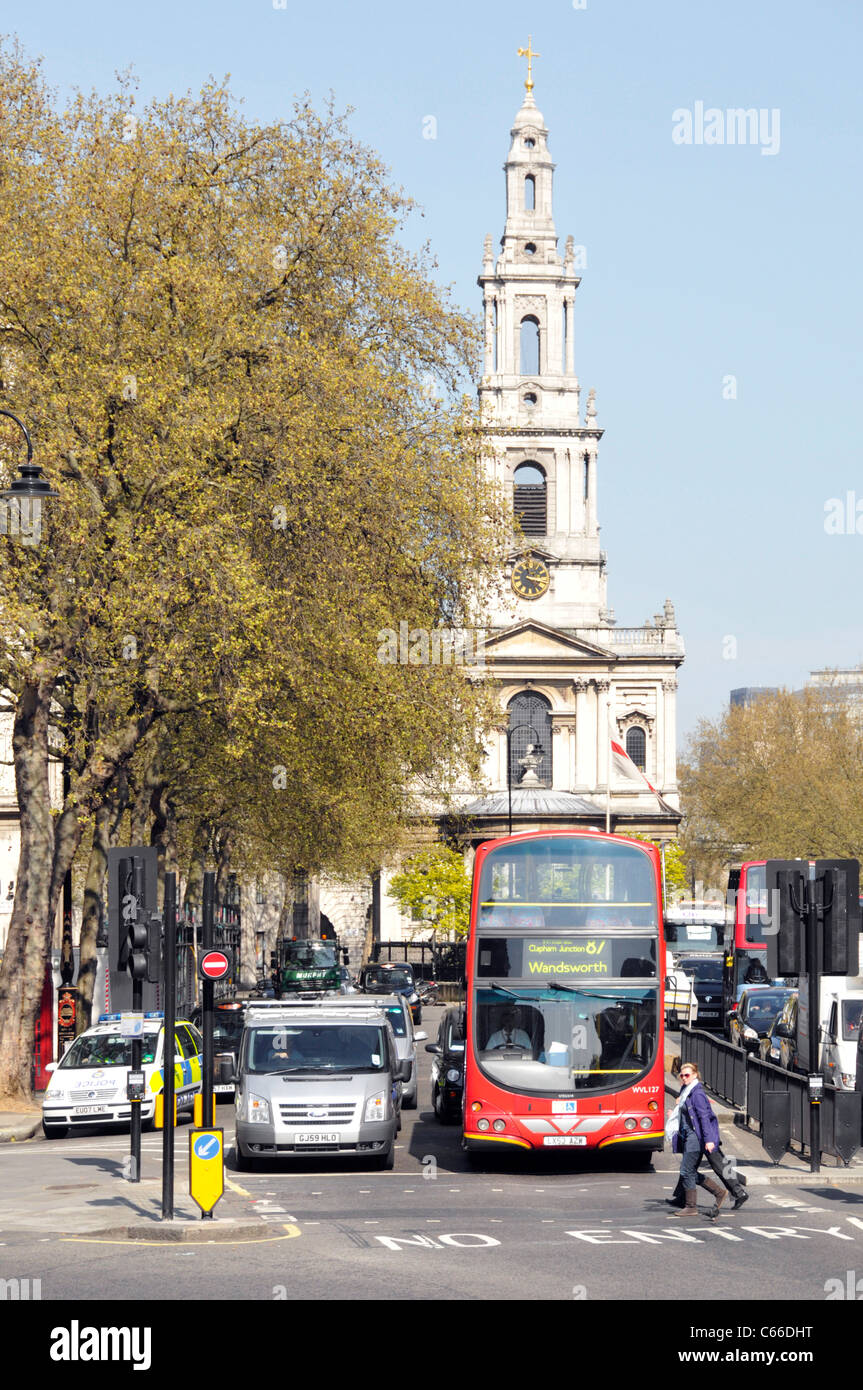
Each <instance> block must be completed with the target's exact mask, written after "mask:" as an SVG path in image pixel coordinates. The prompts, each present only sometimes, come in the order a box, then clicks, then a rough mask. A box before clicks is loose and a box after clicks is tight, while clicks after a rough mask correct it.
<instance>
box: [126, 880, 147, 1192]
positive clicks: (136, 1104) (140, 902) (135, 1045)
mask: <svg viewBox="0 0 863 1390" xmlns="http://www.w3.org/2000/svg"><path fill="white" fill-rule="evenodd" d="M132 864H133V870H132V873H133V879H132V882H133V885H134V886H133V889H132V891H133V893H134V895H135V899H136V905H137V911H136V920H138V921H140V920H141V919H142V917H143V907H144V865H143V863H142V861H141V860H140V859H133V860H132ZM143 1011H144V982H143V980H142V979H140V978H136V977H135V975H134V974H133V976H132V1013H133V1014H142V1013H143ZM142 1042H143V1040H142V1038H141V1035H140V1033H139V1034H137V1036H135V1037H133V1038H132V1071H133V1072H140V1070H141V1049H142ZM129 1104H130V1107H131V1111H132V1115H131V1130H132V1149H131V1160H132V1163H131V1168H132V1171H131V1176H130V1181H131V1182H140V1181H141V1101H140V1100H131V1099H130V1101H129Z"/></svg>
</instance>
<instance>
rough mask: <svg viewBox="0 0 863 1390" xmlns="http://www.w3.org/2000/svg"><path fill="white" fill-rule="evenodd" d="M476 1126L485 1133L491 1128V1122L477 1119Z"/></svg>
mask: <svg viewBox="0 0 863 1390" xmlns="http://www.w3.org/2000/svg"><path fill="white" fill-rule="evenodd" d="M476 1127H477V1129H481V1130H482V1131H483V1133H485V1131H486V1130H487V1129H488V1128H489V1122H488V1120H477V1122H476Z"/></svg>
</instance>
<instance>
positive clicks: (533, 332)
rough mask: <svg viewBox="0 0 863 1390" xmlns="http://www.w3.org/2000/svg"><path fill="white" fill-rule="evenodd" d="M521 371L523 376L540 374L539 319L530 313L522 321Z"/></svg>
mask: <svg viewBox="0 0 863 1390" xmlns="http://www.w3.org/2000/svg"><path fill="white" fill-rule="evenodd" d="M520 348H521V351H520V365H519V371H520V372H521V375H522V376H539V370H540V362H539V319H536V318H534V316H533V314H528V315H527V316H526V317H525V318H523V319H522V321H521V343H520Z"/></svg>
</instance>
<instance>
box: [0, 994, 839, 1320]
mask: <svg viewBox="0 0 863 1390" xmlns="http://www.w3.org/2000/svg"><path fill="white" fill-rule="evenodd" d="M438 1018H439V1011H438V1010H434V1009H432V1010H429V1011H428V1012H427V1019H426V1021H425V1022H424V1024H423V1027H424V1028H425V1030H426V1031H427V1032H428V1034H429V1037H434V1036H435V1034H436V1029H437V1020H438ZM420 1057H421V1085H420V1105H419V1109H418V1110H417V1111H414V1112H410V1111H408V1112H405V1116H404V1126H403V1130H402V1133H401V1135H400V1136H399V1142H398V1146H397V1150H396V1165H395V1169H394V1170H393V1171H392V1172H389V1173H369V1172H366V1171H364V1170H363V1169H362V1167H361V1166H359V1165H357V1164H356V1163H353V1162H346V1161H343V1162H342V1163H340V1164H339V1165H338V1166H336V1165H334V1164H332V1163H330V1162H321V1161H317V1162H304V1163H303V1164H302V1166H300V1167H298V1166H290V1165H289V1164H287V1163H283V1164H280V1165H274V1166H273V1167H272V1168H268V1169H267V1170H266V1171H264V1172H255V1173H240V1172H237V1171H236V1169H235V1167H234V1164H233V1153H232V1150H230V1149H229V1150H228V1169H227V1179H228V1182H229V1184H230V1187H231V1192H232V1193H233V1199H232V1200H233V1202H234V1205H235V1207H240V1208H242V1211H243V1213H245V1214H248V1216H249V1217H250V1218H252V1219H254V1220H255V1221H256V1222H258V1223H259V1224H260V1228H261V1229H260V1237H259V1238H258V1239H257V1240H256V1241H254V1242H252V1241H244V1242H242V1243H237V1244H222V1245H205V1246H198V1247H195V1248H189V1247H188V1246H186V1247H183V1248H177V1247H176V1246H163V1245H138V1244H135V1245H130V1244H129V1243H123V1242H118V1241H115V1240H110V1241H108V1240H104V1239H103V1238H101V1237H99V1236H97V1235H88V1236H86V1237H83V1238H81V1237H78V1238H71V1239H70V1238H69V1237H64V1236H62V1235H57V1234H55V1233H53V1232H52V1230H51V1227H52V1225H53V1226H54V1227H55V1228H56V1226H57V1221H56V1219H55V1218H54V1216H53V1214H52V1207H53V1206H54V1205H56V1204H60V1203H62V1202H63V1201H75V1200H78V1199H79V1196H83V1195H84V1192H85V1191H86V1189H87V1187H88V1185H89V1183H92V1179H93V1177H94V1175H98V1176H99V1177H101V1178H102V1180H103V1181H104V1174H105V1172H106V1169H108V1170H110V1171H111V1172H112V1174H115V1175H116V1181H117V1188H116V1189H114V1188H113V1187H112V1188H111V1191H112V1193H116V1194H118V1195H120V1196H121V1201H122V1200H125V1198H124V1197H123V1195H122V1194H125V1193H128V1192H130V1190H131V1189H130V1187H129V1186H128V1185H127V1184H126V1183H125V1182H124V1181H123V1178H122V1164H123V1160H124V1158H125V1156H126V1154H127V1153H128V1142H129V1141H128V1136H124V1135H121V1134H111V1135H107V1134H98V1133H95V1132H93V1131H90V1132H89V1133H88V1134H76V1135H74V1136H72V1137H70V1138H69V1139H66V1140H52V1141H50V1142H46V1141H44V1140H41V1139H40V1140H37V1141H33V1142H31V1143H28V1144H20V1145H4V1146H3V1147H2V1149H0V1181H2V1189H0V1190H2V1206H0V1267H2V1271H3V1275H4V1277H10V1276H13V1275H14V1276H16V1277H19V1278H24V1277H27V1278H30V1279H34V1278H39V1279H41V1280H42V1286H41V1287H42V1297H43V1299H65V1298H75V1299H78V1300H80V1299H84V1300H94V1299H100V1298H104V1297H105V1296H114V1297H122V1298H130V1297H134V1298H135V1299H143V1300H145V1301H150V1300H156V1301H158V1300H174V1301H176V1300H178V1299H184V1298H188V1299H220V1298H230V1299H232V1300H235V1301H236V1300H277V1301H278V1300H281V1299H285V1298H286V1299H292V1298H315V1299H321V1300H323V1299H336V1298H350V1299H351V1300H380V1299H381V1298H386V1299H398V1300H407V1299H441V1300H453V1299H459V1300H477V1299H480V1300H481V1299H507V1300H522V1299H531V1300H534V1299H555V1300H577V1301H582V1300H588V1301H589V1300H608V1299H650V1300H658V1299H695V1300H705V1302H707V1301H709V1302H710V1304H711V1306H713V1307H714V1310H715V1306H716V1304H717V1303H718V1302H719V1301H722V1300H728V1301H729V1303H730V1302H731V1301H734V1302H735V1303H736V1302H737V1301H739V1299H740V1298H741V1295H742V1294H745V1298H746V1300H747V1301H749V1302H757V1301H758V1300H762V1299H784V1300H791V1301H793V1302H797V1301H800V1300H821V1301H823V1300H824V1299H825V1298H826V1296H827V1292H829V1290H830V1288H835V1287H836V1286H835V1285H830V1284H828V1281H829V1280H840V1281H845V1282H846V1284H847V1282H848V1273H849V1271H851V1272H853V1271H855V1270H858V1271H859V1272H860V1274H861V1275H863V1192H861V1191H859V1190H857V1189H852V1188H849V1189H848V1190H847V1191H846V1190H842V1189H840V1188H830V1187H826V1186H825V1187H824V1188H818V1189H815V1190H807V1189H798V1188H795V1187H783V1188H779V1189H771V1188H768V1187H766V1186H762V1187H757V1186H753V1187H751V1189H750V1190H751V1192H752V1199H751V1201H750V1202H749V1203H748V1204H747V1205H746V1207H745V1208H744V1209H743V1210H742V1211H741V1212H739V1213H734V1214H731V1213H729V1214H727V1215H726V1214H725V1213H723V1214H722V1216H721V1217H720V1220H719V1221H718V1222H717V1223H715V1224H714V1223H711V1222H709V1221H708V1220H707V1219H706V1217H701V1218H700V1219H699V1220H698V1222H697V1223H688V1222H687V1223H686V1224H681V1223H680V1222H677V1221H675V1220H673V1219H671V1218H670V1214H669V1209H668V1208H667V1207H666V1206H665V1203H664V1199H665V1198H666V1197H668V1196H669V1195H670V1192H671V1189H672V1187H673V1184H674V1182H675V1177H676V1169H677V1164H676V1161H675V1160H674V1159H673V1158H672V1156H671V1155H670V1154H665V1155H658V1156H657V1157H656V1159H655V1160H654V1164H653V1167H652V1168H650V1169H648V1170H647V1171H643V1170H639V1169H638V1168H637V1166H636V1164H635V1161H634V1160H633V1159H632V1158H629V1160H627V1158H626V1156H622V1155H619V1154H610V1155H602V1156H599V1155H598V1156H596V1157H594V1158H591V1157H589V1156H578V1155H575V1156H574V1155H571V1154H567V1155H565V1156H560V1157H550V1156H546V1155H539V1156H537V1157H536V1158H535V1159H533V1160H525V1159H524V1158H523V1157H522V1156H518V1157H513V1156H510V1155H501V1156H498V1155H494V1159H493V1161H492V1160H489V1161H488V1163H486V1164H485V1165H484V1166H483V1167H482V1168H480V1169H476V1168H474V1167H472V1166H470V1165H469V1163H468V1161H467V1160H466V1158H465V1156H464V1154H463V1153H462V1151H461V1148H460V1142H459V1130H458V1128H457V1127H456V1126H442V1125H441V1124H439V1123H438V1121H437V1120H436V1119H435V1117H434V1115H433V1112H432V1110H431V1107H430V1105H429V1064H430V1059H429V1058H428V1057H427V1055H426V1054H425V1052H424V1051H422V1048H421V1051H420ZM218 1120H219V1123H223V1124H224V1126H225V1130H226V1146H228V1145H229V1144H230V1141H231V1135H232V1130H233V1126H232V1109H231V1107H230V1106H226V1105H220V1106H219V1107H218ZM177 1142H178V1149H177V1152H178V1155H180V1154H184V1153H185V1142H186V1140H185V1133H184V1132H183V1131H182V1130H181V1131H180V1132H179V1134H178V1140H177ZM160 1146H161V1139H160V1137H159V1136H155V1135H150V1136H145V1140H144V1155H143V1177H144V1179H145V1180H147V1181H150V1182H151V1183H152V1180H154V1179H155V1178H156V1177H157V1176H158V1173H159V1160H160ZM185 1176H186V1166H185V1161H184V1159H180V1158H179V1157H178V1163H177V1181H178V1187H179V1185H180V1184H184V1183H185ZM88 1180H89V1183H88ZM36 1188H39V1189H41V1191H42V1192H43V1193H44V1204H45V1216H44V1219H43V1220H42V1221H41V1222H40V1229H38V1230H36V1229H34V1228H31V1229H22V1228H21V1227H20V1224H19V1223H16V1221H15V1219H14V1212H15V1203H16V1191H17V1193H18V1200H19V1201H20V1200H23V1196H24V1194H29V1199H30V1200H32V1198H33V1194H34V1191H35V1189H36ZM113 1200H114V1201H116V1197H114V1198H113ZM702 1202H703V1203H704V1197H703V1195H702ZM704 1209H705V1210H706V1204H705V1205H704ZM111 1220H114V1221H115V1222H116V1220H117V1215H116V1211H112V1212H111V1213H110V1215H107V1216H106V1224H109V1222H110V1221H111ZM738 1312H739V1307H738Z"/></svg>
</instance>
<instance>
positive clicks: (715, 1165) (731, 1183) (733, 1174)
mask: <svg viewBox="0 0 863 1390" xmlns="http://www.w3.org/2000/svg"><path fill="white" fill-rule="evenodd" d="M701 1158H706V1159H707V1162H708V1163H709V1164H710V1166H711V1168H712V1169H713V1171H714V1173H715V1174H716V1176H717V1178H718V1179H719V1181H720V1182H721V1183H723V1184H724V1185H725V1187H727V1188H728V1191H729V1192H730V1193H731V1195H732V1197H739V1196H740V1194H741V1192H743V1190H744V1188H745V1186H746V1179H745V1178H743V1177H741V1175H740V1174H739V1173H738V1171H737V1169H736V1168H735V1167H734V1164H733V1163H732V1161H731V1159H730V1158H727V1157H726V1155H725V1154H724V1153H723V1152H722V1145H721V1144H717V1146H716V1148H715V1149H714V1150H713V1152H712V1153H707V1151H706V1150H705V1149H702V1150H701ZM701 1158H699V1160H698V1162H699V1163H700V1162H701ZM695 1181H696V1182H697V1183H698V1184H699V1186H700V1187H703V1186H704V1183H705V1181H706V1179H705V1176H704V1174H703V1173H701V1172H696V1174H695ZM683 1194H684V1187H683V1180H682V1179H681V1178H678V1179H677V1186H676V1187H675V1189H674V1192H673V1194H672V1200H673V1201H679V1202H680V1205H681V1206H683Z"/></svg>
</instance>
